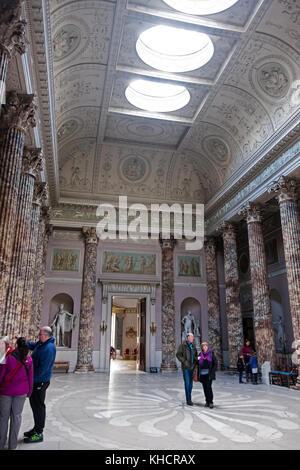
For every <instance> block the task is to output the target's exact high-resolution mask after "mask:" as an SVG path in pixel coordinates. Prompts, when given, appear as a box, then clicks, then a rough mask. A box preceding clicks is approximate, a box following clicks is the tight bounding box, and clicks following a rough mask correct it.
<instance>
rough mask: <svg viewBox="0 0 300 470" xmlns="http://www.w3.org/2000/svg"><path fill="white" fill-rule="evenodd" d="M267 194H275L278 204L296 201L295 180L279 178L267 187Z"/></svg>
mask: <svg viewBox="0 0 300 470" xmlns="http://www.w3.org/2000/svg"><path fill="white" fill-rule="evenodd" d="M268 191H269V193H272V192H275V193H276V199H277V201H278V202H279V204H282V203H284V202H288V201H292V202H296V199H297V182H296V180H295V179H292V178H287V177H285V176H281V177H280V178H279V180H278V181H273V182H272V184H271V185H270V187H269V190H268Z"/></svg>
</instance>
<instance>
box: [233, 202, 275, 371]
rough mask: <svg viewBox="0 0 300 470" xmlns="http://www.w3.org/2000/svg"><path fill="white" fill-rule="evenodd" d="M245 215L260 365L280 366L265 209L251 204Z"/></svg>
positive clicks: (246, 208)
mask: <svg viewBox="0 0 300 470" xmlns="http://www.w3.org/2000/svg"><path fill="white" fill-rule="evenodd" d="M241 213H242V214H243V215H244V217H245V219H246V220H247V226H248V240H249V257H250V271H251V282H252V294H253V317H254V318H253V320H254V332H255V340H256V352H257V359H258V363H259V364H260V365H261V364H263V363H264V362H267V361H269V362H270V363H271V367H272V368H273V367H275V365H276V348H275V338H274V328H273V319H272V310H271V302H270V294H269V281H268V273H267V263H266V255H265V247H264V239H263V233H262V223H261V208H260V206H259V205H257V204H253V203H251V202H250V203H248V204H247V205H246V206H244V207H243V209H242V210H241Z"/></svg>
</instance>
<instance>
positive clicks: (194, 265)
mask: <svg viewBox="0 0 300 470" xmlns="http://www.w3.org/2000/svg"><path fill="white" fill-rule="evenodd" d="M177 275H178V276H179V277H201V258H200V256H183V255H179V256H177Z"/></svg>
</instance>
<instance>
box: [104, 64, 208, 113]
mask: <svg viewBox="0 0 300 470" xmlns="http://www.w3.org/2000/svg"><path fill="white" fill-rule="evenodd" d="M131 81H132V75H131V74H128V73H123V72H122V73H121V72H119V73H118V76H117V78H116V80H115V82H114V85H113V91H112V95H111V100H110V103H109V105H110V107H111V108H114V107H115V108H122V109H126V110H131V111H141V110H140V108H136V107H135V106H133V105H131V104H130V103H129V102H128V101H127V99H126V97H125V90H126V88H127V86H128V85H129V83H130V82H131ZM187 88H188V90H189V93H190V95H191V99H190V101H189V103H188V104H187V105H186V106H184V107H183V108H181V109H179V110H177V111H172V112H170V113H164V114H171V115H175V116H180V117H186V118H190V119H192V118H194V117H195V116H196V114H197V111H198V108H199V107H200V105H201V103H202V102H203V100H204V98H205V97H206V96H207V94H208V92H209V90H210V87H208V86H205V85H195V84H191V83H190V84H189V85H188V86H187ZM151 114H155V113H151Z"/></svg>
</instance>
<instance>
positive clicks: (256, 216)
mask: <svg viewBox="0 0 300 470" xmlns="http://www.w3.org/2000/svg"><path fill="white" fill-rule="evenodd" d="M238 214H239V215H242V216H243V218H244V219H245V220H246V221H247V224H251V223H252V224H253V223H261V221H262V217H261V214H262V206H261V204H259V203H254V202H251V201H249V202H248V203H247V204H245V205H244V206H242V207H241V209H240V210H239V212H238Z"/></svg>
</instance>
